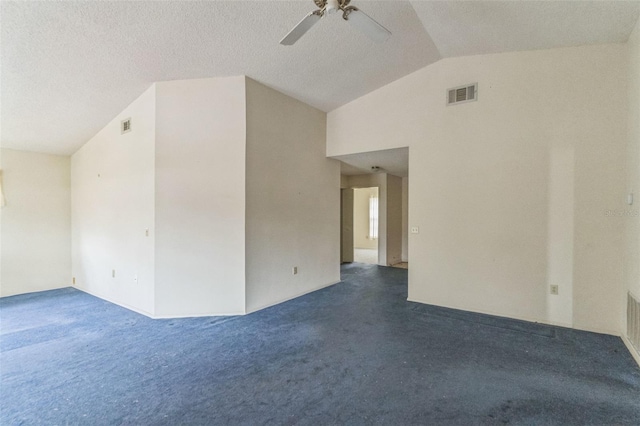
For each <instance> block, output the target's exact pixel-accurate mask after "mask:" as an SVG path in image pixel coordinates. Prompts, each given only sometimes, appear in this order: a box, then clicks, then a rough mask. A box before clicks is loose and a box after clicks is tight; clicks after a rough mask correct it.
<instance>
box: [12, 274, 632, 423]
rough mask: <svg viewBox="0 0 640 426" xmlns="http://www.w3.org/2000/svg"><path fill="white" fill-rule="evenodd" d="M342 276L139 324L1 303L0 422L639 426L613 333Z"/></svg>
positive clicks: (102, 308)
mask: <svg viewBox="0 0 640 426" xmlns="http://www.w3.org/2000/svg"><path fill="white" fill-rule="evenodd" d="M342 274H343V281H342V282H341V283H340V284H337V285H335V286H332V287H329V288H326V289H323V290H320V291H317V292H315V293H312V294H308V295H306V296H303V297H300V298H298V299H295V300H292V301H290V302H287V303H283V304H280V305H277V306H274V307H272V308H269V309H265V310H262V311H260V312H257V313H254V314H251V315H246V316H239V317H226V318H218V317H215V318H192V319H175V320H151V319H148V318H146V317H144V316H141V315H138V314H136V313H133V312H131V311H128V310H126V309H123V308H120V307H118V306H115V305H112V304H110V303H108V302H105V301H102V300H100V299H97V298H95V297H92V296H90V295H88V294H85V293H82V292H80V291H77V290H74V289H71V288H68V289H62V290H54V291H48V292H42V293H36V294H28V295H21V296H14V297H8V298H4V299H1V300H0V320H1V328H0V332H1V334H0V363H1V366H0V368H1V372H0V374H1V382H0V385H1V388H0V392H1V398H2V399H1V404H2V405H1V413H0V423H1V424H2V425H21V424H25V425H38V424H44V425H66V424H71V425H75V424H83V425H107V424H108V425H294V424H304V425H332V424H340V425H343V424H348V425H369V424H388V425H412V424H436V425H440V424H442V425H476V424H477V425H493V424H524V425H552V424H557V425H571V424H576V425H627V424H628V425H639V424H640V369H639V368H638V367H637V365H636V364H635V363H634V361H633V359H632V358H631V356H630V354H629V353H628V352H627V350H626V348H625V347H624V345H623V343H622V342H621V340H620V339H619V338H616V337H612V336H606V335H600V334H593V333H586V332H579V331H575V330H569V329H563V328H557V327H548V326H543V325H538V324H532V323H526V322H522V321H514V320H508V319H503V318H496V317H491V316H486V315H478V314H472V313H467V312H461V311H455V310H451V309H444V308H439V307H435V306H428V305H420V304H416V303H410V302H407V301H406V297H407V294H406V292H407V284H406V283H407V271H406V270H402V269H395V268H384V267H379V266H374V265H359V264H352V265H346V266H343V268H342ZM594 314H596V313H594Z"/></svg>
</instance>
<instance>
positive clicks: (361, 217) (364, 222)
mask: <svg viewBox="0 0 640 426" xmlns="http://www.w3.org/2000/svg"><path fill="white" fill-rule="evenodd" d="M378 230H379V198H378V187H375V186H374V187H370V188H355V189H354V190H353V261H354V262H358V263H368V264H377V263H378V241H379V239H378Z"/></svg>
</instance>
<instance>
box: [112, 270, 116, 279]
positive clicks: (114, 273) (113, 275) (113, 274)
mask: <svg viewBox="0 0 640 426" xmlns="http://www.w3.org/2000/svg"><path fill="white" fill-rule="evenodd" d="M115 277H116V270H115V269H112V270H111V278H115Z"/></svg>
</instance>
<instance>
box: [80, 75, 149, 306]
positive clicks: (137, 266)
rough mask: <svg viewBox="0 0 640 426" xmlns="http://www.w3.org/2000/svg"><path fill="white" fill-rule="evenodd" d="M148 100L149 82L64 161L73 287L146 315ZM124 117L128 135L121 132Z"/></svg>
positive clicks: (147, 265)
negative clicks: (68, 181)
mask: <svg viewBox="0 0 640 426" xmlns="http://www.w3.org/2000/svg"><path fill="white" fill-rule="evenodd" d="M155 99H156V92H155V86H153V85H152V86H151V87H150V88H149V89H148V90H147V91H145V92H144V93H143V94H142V95H141V96H140V97H139V98H138V99H136V100H135V101H134V102H133V103H132V104H131V105H129V106H128V107H127V108H126V109H125V110H124V111H122V112H121V113H120V114H118V116H117V117H115V118H114V119H113V120H112V121H111V122H110V123H109V124H107V125H106V126H105V127H104V129H102V130H101V131H100V132H98V134H96V135H95V136H94V137H93V138H91V139H90V140H89V141H88V142H87V143H86V144H85V145H84V146H82V148H80V149H79V150H78V151H77V152H76V153H75V154H73V156H72V157H71V192H72V196H71V200H72V201H71V211H72V232H71V235H72V275H73V276H74V277H75V278H76V286H77V287H78V288H79V289H81V290H84V291H87V292H89V293H91V294H94V295H96V296H98V297H102V298H104V299H106V300H109V301H112V302H114V303H118V304H120V305H123V306H126V307H129V308H131V309H134V310H137V311H140V312H142V313H145V314H147V315H152V314H153V313H154V304H153V301H154V235H155V232H154V142H155V126H156V117H155V113H156V110H155ZM129 117H130V118H131V129H132V130H131V132H129V133H125V134H121V132H120V122H121V120H123V119H125V118H129ZM147 229H148V230H149V236H146V230H147ZM113 270H115V277H113V275H112V273H113Z"/></svg>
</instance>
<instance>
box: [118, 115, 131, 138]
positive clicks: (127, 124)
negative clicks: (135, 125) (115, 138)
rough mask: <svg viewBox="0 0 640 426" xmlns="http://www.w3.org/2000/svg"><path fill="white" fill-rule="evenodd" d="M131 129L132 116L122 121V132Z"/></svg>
mask: <svg viewBox="0 0 640 426" xmlns="http://www.w3.org/2000/svg"><path fill="white" fill-rule="evenodd" d="M130 131H131V118H127V119H125V120H122V121H121V122H120V134H125V133H128V132H130Z"/></svg>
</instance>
